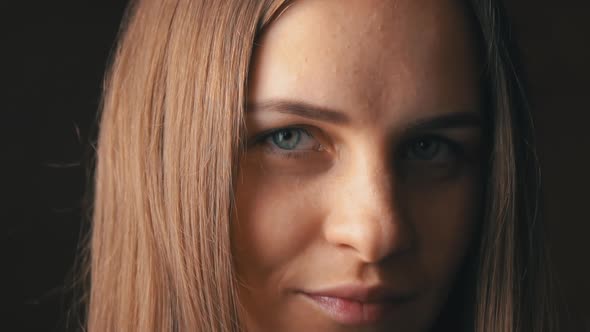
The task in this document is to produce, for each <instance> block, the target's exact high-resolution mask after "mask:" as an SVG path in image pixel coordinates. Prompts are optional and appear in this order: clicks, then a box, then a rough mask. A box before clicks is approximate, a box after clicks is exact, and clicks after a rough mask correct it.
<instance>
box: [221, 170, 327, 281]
mask: <svg viewBox="0 0 590 332" xmlns="http://www.w3.org/2000/svg"><path fill="white" fill-rule="evenodd" d="M239 179H240V180H239V182H238V186H237V190H236V203H237V204H236V206H237V211H236V212H237V215H236V217H235V220H234V224H233V229H232V234H233V247H234V248H233V250H234V257H235V259H236V268H237V272H238V274H239V275H240V277H241V278H243V279H246V281H248V282H249V283H250V284H251V286H254V287H256V286H260V287H263V286H267V285H270V284H273V283H275V282H276V281H277V280H280V279H281V276H282V275H283V274H284V273H287V270H288V267H289V266H290V265H292V263H293V261H294V260H295V259H296V258H297V257H298V256H299V255H301V253H302V252H304V251H305V249H306V247H308V246H309V244H310V243H312V242H313V240H314V238H315V236H317V231H318V229H319V228H318V227H319V223H318V222H317V221H318V220H319V219H320V213H319V211H318V210H319V209H318V208H317V199H318V197H317V194H316V193H315V191H314V190H313V189H311V188H310V187H309V186H303V185H301V184H300V181H301V180H299V179H297V177H287V176H286V177H277V176H269V175H268V174H265V173H264V172H263V171H262V170H258V169H257V168H255V167H250V166H248V165H246V166H245V167H244V168H243V170H242V174H241V175H240V177H239ZM314 202H315V203H314ZM314 204H315V205H316V207H315V208H314Z"/></svg>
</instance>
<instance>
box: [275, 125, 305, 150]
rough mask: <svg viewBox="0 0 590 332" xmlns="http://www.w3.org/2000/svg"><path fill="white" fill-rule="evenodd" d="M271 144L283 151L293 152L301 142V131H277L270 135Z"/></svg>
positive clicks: (295, 129) (288, 129)
mask: <svg viewBox="0 0 590 332" xmlns="http://www.w3.org/2000/svg"><path fill="white" fill-rule="evenodd" d="M271 139H272V142H273V143H274V144H275V145H276V146H277V147H279V148H281V149H284V150H293V149H294V148H295V147H297V144H299V142H300V141H301V130H300V129H297V128H285V129H279V130H277V131H276V132H274V133H272V134H271Z"/></svg>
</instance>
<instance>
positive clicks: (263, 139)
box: [249, 126, 466, 162]
mask: <svg viewBox="0 0 590 332" xmlns="http://www.w3.org/2000/svg"><path fill="white" fill-rule="evenodd" d="M284 130H299V131H301V132H302V133H303V134H304V135H307V136H309V137H310V138H312V139H315V138H314V136H313V135H312V134H311V133H310V131H309V130H308V129H307V128H305V127H301V126H288V127H281V128H275V129H270V130H267V131H265V132H262V133H260V134H258V135H257V136H255V137H254V138H253V141H252V143H251V144H249V145H268V146H267V147H266V149H265V150H266V151H267V152H269V153H272V154H276V155H280V156H281V157H284V158H288V159H302V158H305V157H307V156H309V153H310V151H312V152H319V151H322V150H323V146H322V145H321V144H319V143H318V144H316V145H315V146H314V147H313V149H311V150H305V151H300V152H293V151H289V150H285V149H281V148H279V147H277V146H276V145H275V144H274V143H273V142H272V141H271V138H272V137H273V135H275V134H277V133H279V132H281V131H284ZM269 140H270V141H269ZM424 141H429V142H437V143H439V144H443V145H444V146H445V147H446V148H448V149H449V152H450V153H451V154H452V158H453V159H454V160H455V161H458V160H460V159H461V158H463V157H464V156H465V152H466V151H465V148H464V147H463V145H462V144H460V143H458V142H456V141H453V140H450V139H448V138H446V137H443V136H440V135H434V134H427V135H423V136H419V137H415V138H411V139H408V140H406V141H405V142H404V143H402V149H401V151H400V153H399V154H398V156H405V154H406V153H408V152H409V151H410V149H412V147H414V146H415V144H417V143H419V142H424ZM422 161H426V162H427V161H428V160H422Z"/></svg>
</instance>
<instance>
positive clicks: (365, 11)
mask: <svg viewBox="0 0 590 332" xmlns="http://www.w3.org/2000/svg"><path fill="white" fill-rule="evenodd" d="M470 28H471V27H469V26H468V24H467V19H466V14H465V10H464V9H463V8H462V7H461V5H460V4H459V2H457V1H451V0H393V1H384V0H299V1H295V2H294V3H293V4H292V5H291V6H290V7H288V9H287V10H286V11H285V12H283V13H282V14H281V15H280V16H279V18H278V19H276V20H275V21H274V22H272V23H271V24H270V25H269V27H268V28H267V29H266V31H265V32H264V34H263V35H262V36H261V38H260V40H259V41H258V42H257V44H256V45H257V46H256V49H255V53H254V59H253V71H252V76H251V84H250V99H251V100H253V101H263V100H268V99H276V98H290V99H302V100H306V101H309V102H312V103H317V104H320V105H324V106H330V107H335V108H338V109H341V110H345V111H349V112H354V111H355V110H356V111H361V110H364V111H365V113H367V112H370V110H378V109H382V108H383V107H392V105H397V106H399V107H403V106H404V105H405V106H408V107H409V106H412V107H418V108H425V109H428V108H432V107H440V106H441V105H440V103H441V102H442V103H444V102H449V101H452V102H453V103H456V102H457V101H459V102H460V100H461V99H465V97H466V96H469V95H473V94H475V90H476V87H475V86H474V84H473V83H474V82H473V81H474V77H473V75H474V72H475V71H476V65H475V56H474V54H475V52H474V43H473V41H472V37H471V34H470V32H469V29H470ZM417 99H421V100H422V101H421V104H420V105H417V104H416V100H417ZM466 102H468V101H466ZM429 103H430V104H432V105H429ZM351 106H354V107H351Z"/></svg>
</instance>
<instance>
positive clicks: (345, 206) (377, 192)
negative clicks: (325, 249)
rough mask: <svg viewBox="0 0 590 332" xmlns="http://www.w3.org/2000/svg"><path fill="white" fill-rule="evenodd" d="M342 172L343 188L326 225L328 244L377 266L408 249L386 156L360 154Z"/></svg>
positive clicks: (392, 173) (390, 167) (390, 168)
mask: <svg viewBox="0 0 590 332" xmlns="http://www.w3.org/2000/svg"><path fill="white" fill-rule="evenodd" d="M349 165H350V166H349V167H347V169H346V171H343V173H344V174H343V176H342V181H339V183H340V185H341V186H343V188H340V190H336V192H337V193H338V194H336V195H335V196H336V197H337V200H336V201H335V202H334V204H336V205H337V206H335V207H334V208H333V209H332V211H335V212H334V213H333V214H332V216H331V218H330V219H332V220H327V221H326V226H325V227H326V230H325V232H326V237H327V239H328V241H329V242H331V243H333V244H335V245H338V246H345V247H349V248H351V249H354V250H355V251H356V252H357V254H358V256H359V257H361V259H362V260H363V261H366V262H378V261H380V260H382V259H384V258H385V257H387V256H389V255H392V254H394V253H395V252H396V251H401V250H403V249H405V248H407V246H408V244H409V234H408V230H407V227H406V225H404V223H403V221H402V218H401V217H402V213H401V212H402V211H401V209H400V208H401V206H399V203H400V202H399V200H398V199H397V194H396V184H395V178H394V172H393V169H392V166H391V165H390V164H389V162H388V156H387V155H385V154H379V153H377V152H373V153H366V152H365V153H362V154H361V153H359V154H358V155H357V156H356V157H355V158H354V162H351V163H350V164H349Z"/></svg>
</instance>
